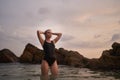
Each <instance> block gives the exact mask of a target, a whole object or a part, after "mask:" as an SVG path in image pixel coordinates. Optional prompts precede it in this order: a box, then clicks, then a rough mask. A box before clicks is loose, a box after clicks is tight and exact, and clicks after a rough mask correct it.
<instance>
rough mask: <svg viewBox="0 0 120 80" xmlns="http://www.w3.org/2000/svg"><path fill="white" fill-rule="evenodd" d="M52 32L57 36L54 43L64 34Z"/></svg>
mask: <svg viewBox="0 0 120 80" xmlns="http://www.w3.org/2000/svg"><path fill="white" fill-rule="evenodd" d="M52 34H53V35H56V36H57V37H56V38H55V39H53V42H54V43H56V42H57V41H58V40H59V39H60V38H61V36H62V33H52Z"/></svg>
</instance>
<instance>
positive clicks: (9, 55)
mask: <svg viewBox="0 0 120 80" xmlns="http://www.w3.org/2000/svg"><path fill="white" fill-rule="evenodd" d="M18 60H19V59H18V57H17V56H16V55H15V54H14V53H13V52H12V51H10V50H9V49H2V50H1V51H0V63H9V62H17V61H18Z"/></svg>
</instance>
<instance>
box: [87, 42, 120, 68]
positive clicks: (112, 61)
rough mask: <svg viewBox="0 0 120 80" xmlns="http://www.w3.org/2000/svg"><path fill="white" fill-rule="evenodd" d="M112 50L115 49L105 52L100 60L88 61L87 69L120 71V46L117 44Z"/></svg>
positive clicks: (114, 44)
mask: <svg viewBox="0 0 120 80" xmlns="http://www.w3.org/2000/svg"><path fill="white" fill-rule="evenodd" d="M112 48H113V49H110V50H105V51H103V53H102V55H101V57H100V58H99V59H91V60H88V64H87V65H86V67H88V68H91V69H102V70H113V69H120V56H119V54H120V53H119V51H120V44H119V43H116V42H115V43H113V45H112Z"/></svg>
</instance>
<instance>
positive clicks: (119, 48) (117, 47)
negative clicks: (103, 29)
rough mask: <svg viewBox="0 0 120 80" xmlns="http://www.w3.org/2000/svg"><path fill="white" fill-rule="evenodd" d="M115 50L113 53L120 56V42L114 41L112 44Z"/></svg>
mask: <svg viewBox="0 0 120 80" xmlns="http://www.w3.org/2000/svg"><path fill="white" fill-rule="evenodd" d="M112 48H113V52H112V55H115V56H120V43H117V42H114V43H113V44H112Z"/></svg>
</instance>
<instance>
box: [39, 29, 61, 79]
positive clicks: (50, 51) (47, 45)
mask: <svg viewBox="0 0 120 80" xmlns="http://www.w3.org/2000/svg"><path fill="white" fill-rule="evenodd" d="M41 34H44V35H45V40H44V39H43V38H42V36H41ZM52 35H56V36H57V37H56V38H55V39H53V40H51V37H52ZM37 36H38V39H39V41H40V43H41V45H42V47H43V49H44V52H45V55H44V58H43V60H42V63H41V73H42V76H44V77H47V76H48V70H49V68H50V69H51V73H52V76H53V77H56V76H57V75H58V65H57V61H56V57H55V43H57V42H58V40H59V39H60V38H61V36H62V34H61V33H52V31H51V30H50V29H48V30H46V31H45V32H42V31H39V30H37Z"/></svg>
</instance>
